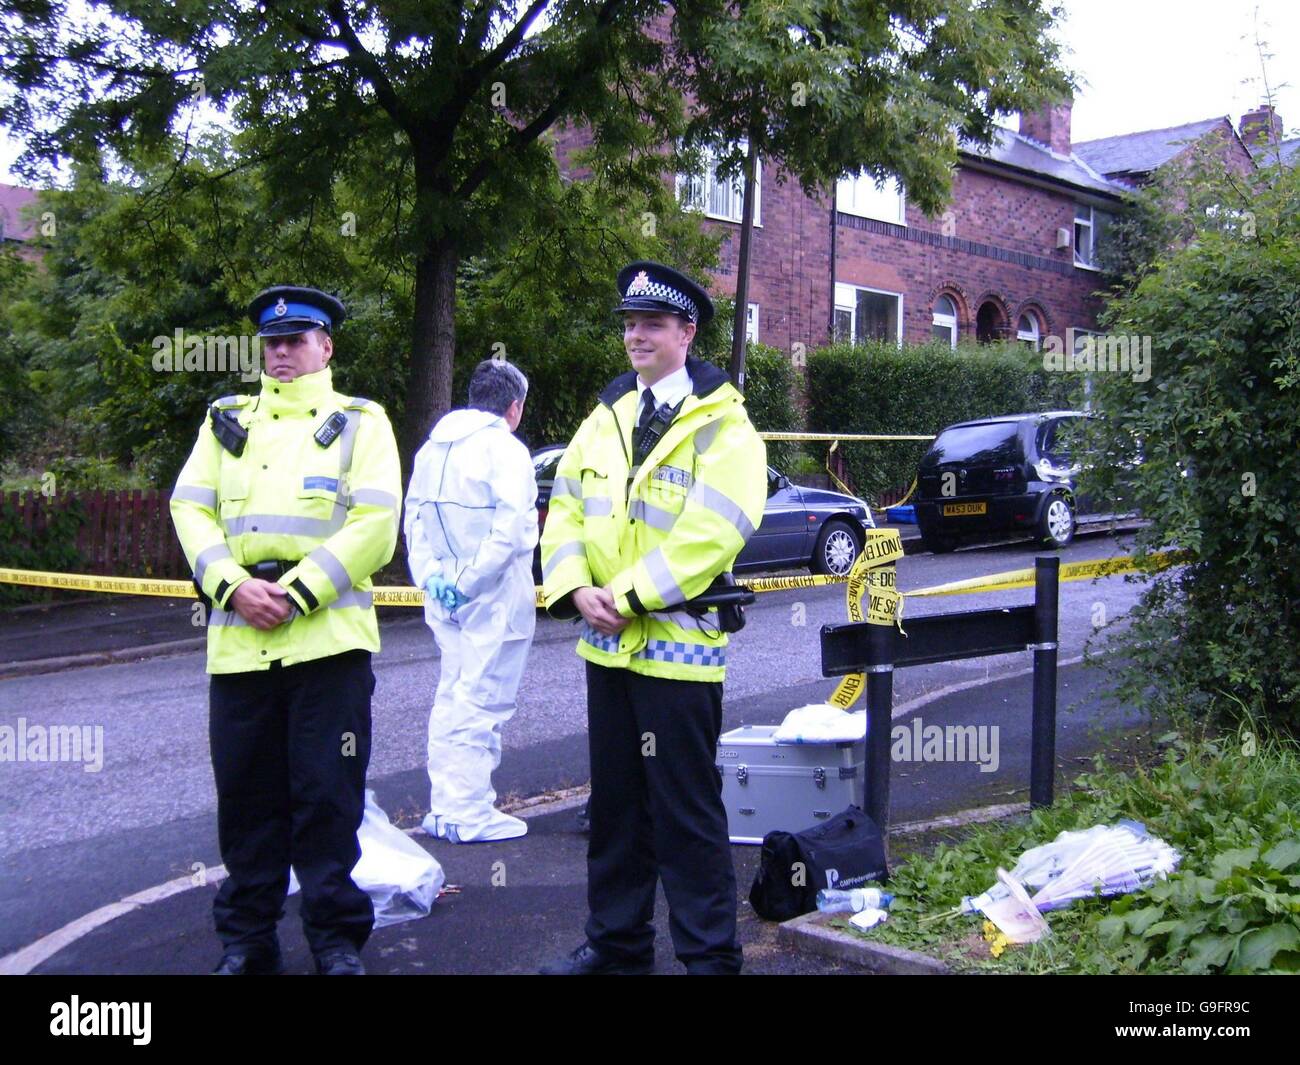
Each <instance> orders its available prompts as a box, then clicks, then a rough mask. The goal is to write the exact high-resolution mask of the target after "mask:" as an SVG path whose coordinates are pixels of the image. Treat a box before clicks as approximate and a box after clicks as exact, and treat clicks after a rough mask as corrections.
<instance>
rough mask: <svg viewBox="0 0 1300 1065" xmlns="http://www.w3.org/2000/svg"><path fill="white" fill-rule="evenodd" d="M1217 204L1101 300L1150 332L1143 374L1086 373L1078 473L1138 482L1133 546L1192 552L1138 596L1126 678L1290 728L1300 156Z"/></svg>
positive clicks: (1295, 712) (1296, 547) (1116, 320)
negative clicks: (1229, 702) (1121, 291)
mask: <svg viewBox="0 0 1300 1065" xmlns="http://www.w3.org/2000/svg"><path fill="white" fill-rule="evenodd" d="M1257 180H1260V179H1257ZM1229 197H1231V198H1229ZM1220 202H1224V203H1231V204H1233V210H1232V211H1231V212H1228V211H1224V210H1220V211H1217V212H1213V213H1211V214H1210V215H1209V216H1208V219H1205V218H1204V216H1202V217H1203V219H1204V220H1203V221H1202V222H1201V229H1200V231H1199V232H1198V233H1197V235H1196V239H1195V241H1193V242H1190V243H1187V244H1185V245H1183V246H1181V247H1179V248H1176V249H1174V250H1169V251H1163V252H1162V253H1161V254H1160V255H1159V256H1158V257H1157V259H1156V261H1155V265H1154V266H1153V268H1152V269H1151V270H1150V271H1149V272H1147V273H1146V274H1145V275H1144V276H1143V277H1142V279H1141V280H1140V281H1138V282H1137V283H1136V285H1135V286H1134V287H1133V288H1132V290H1131V291H1129V292H1128V293H1127V294H1125V295H1122V296H1121V297H1120V298H1119V299H1117V300H1115V301H1114V302H1113V303H1112V304H1111V305H1110V307H1109V308H1108V311H1107V315H1106V317H1105V320H1104V325H1105V327H1106V328H1107V329H1109V330H1110V332H1111V333H1112V334H1116V335H1120V334H1122V335H1126V336H1130V337H1134V338H1142V339H1143V340H1149V341H1150V345H1151V359H1150V363H1151V366H1150V376H1149V380H1142V381H1137V380H1134V379H1133V378H1134V376H1135V375H1134V374H1132V373H1096V374H1094V375H1093V378H1094V380H1093V403H1094V405H1095V407H1096V408H1097V410H1098V411H1099V412H1101V413H1102V414H1103V415H1104V417H1103V418H1100V419H1096V420H1094V423H1093V424H1092V425H1091V426H1090V432H1089V441H1088V442H1089V445H1090V447H1091V449H1092V450H1093V453H1094V455H1095V459H1094V461H1093V462H1092V463H1091V464H1090V465H1091V467H1092V473H1091V475H1090V476H1089V477H1088V478H1086V479H1085V483H1084V485H1083V486H1082V487H1083V490H1084V491H1096V492H1097V493H1098V494H1099V495H1100V494H1103V493H1109V492H1114V491H1117V490H1120V491H1127V492H1128V493H1129V494H1130V495H1131V496H1132V498H1133V499H1134V502H1135V504H1136V506H1137V508H1138V509H1139V511H1140V512H1141V513H1142V515H1143V517H1145V518H1147V519H1149V520H1150V523H1151V524H1150V526H1149V527H1147V528H1146V529H1143V530H1142V531H1141V532H1140V533H1139V535H1138V538H1137V553H1138V555H1139V557H1141V558H1145V557H1147V555H1148V553H1149V552H1153V551H1158V550H1163V549H1166V548H1177V549H1181V550H1184V551H1186V552H1188V553H1189V557H1190V561H1189V563H1188V564H1187V565H1186V566H1183V567H1180V568H1177V569H1173V570H1169V571H1165V572H1163V573H1161V574H1160V575H1159V576H1157V577H1156V578H1155V580H1154V583H1153V584H1152V586H1151V588H1150V589H1149V590H1148V591H1147V592H1146V594H1145V595H1144V597H1143V600H1142V603H1141V605H1140V607H1139V608H1138V609H1137V610H1136V611H1135V612H1134V617H1135V622H1134V625H1133V627H1132V629H1131V630H1130V640H1131V648H1132V663H1133V664H1132V667H1131V668H1130V669H1128V670H1127V671H1126V672H1125V673H1124V674H1122V679H1123V682H1124V683H1123V685H1122V687H1121V694H1122V695H1124V696H1126V697H1128V698H1130V699H1138V700H1145V701H1147V702H1148V703H1149V704H1150V706H1151V707H1152V709H1155V710H1159V709H1160V708H1161V707H1162V706H1163V705H1165V704H1169V703H1171V702H1184V701H1190V702H1191V703H1192V705H1193V706H1201V707H1204V708H1207V709H1208V708H1210V707H1212V706H1214V705H1222V704H1223V703H1224V702H1225V700H1223V699H1219V698H1217V696H1219V695H1226V696H1229V697H1231V699H1233V700H1240V701H1241V702H1243V703H1245V704H1247V705H1248V706H1250V707H1251V709H1252V710H1253V711H1256V712H1262V713H1264V714H1265V715H1267V716H1270V717H1272V718H1273V719H1274V721H1276V722H1277V723H1279V724H1286V725H1288V726H1289V727H1292V728H1294V727H1295V726H1296V725H1297V724H1300V656H1298V655H1297V654H1296V647H1297V646H1298V645H1300V538H1298V537H1297V536H1296V533H1295V522H1296V514H1297V513H1300V449H1297V447H1296V427H1297V425H1300V311H1298V310H1297V308H1298V307H1300V171H1291V172H1289V173H1287V172H1282V173H1280V174H1273V175H1265V177H1264V179H1263V180H1260V185H1259V187H1257V188H1256V189H1255V190H1254V191H1251V190H1249V189H1247V190H1242V189H1239V188H1237V189H1228V188H1225V190H1224V192H1223V198H1222V199H1221V200H1220ZM1211 223H1214V224H1211ZM1129 470H1132V471H1133V472H1126V471H1129ZM1121 478H1122V479H1123V480H1125V481H1126V482H1128V483H1127V484H1125V485H1118V484H1117V482H1118V481H1119V480H1120V479H1121Z"/></svg>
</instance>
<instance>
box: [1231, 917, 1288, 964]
mask: <svg viewBox="0 0 1300 1065" xmlns="http://www.w3.org/2000/svg"><path fill="white" fill-rule="evenodd" d="M1297 946H1300V930H1297V928H1296V927H1295V925H1293V924H1271V925H1267V926H1265V927H1264V928H1254V929H1251V930H1250V931H1249V932H1247V933H1245V934H1244V935H1243V936H1242V937H1241V941H1240V942H1239V943H1238V944H1237V951H1236V955H1235V957H1234V958H1233V961H1232V966H1231V968H1230V969H1229V970H1228V971H1229V972H1234V973H1248V972H1258V971H1260V970H1262V969H1267V968H1268V967H1269V966H1270V965H1272V963H1273V955H1275V954H1276V953H1277V952H1278V951H1280V950H1294V949H1295V948H1296V947H1297Z"/></svg>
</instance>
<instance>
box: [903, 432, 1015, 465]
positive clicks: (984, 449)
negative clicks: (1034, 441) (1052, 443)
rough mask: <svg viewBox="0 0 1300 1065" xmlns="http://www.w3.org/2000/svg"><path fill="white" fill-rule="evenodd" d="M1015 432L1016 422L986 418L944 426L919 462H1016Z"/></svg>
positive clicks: (933, 463)
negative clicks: (979, 422) (984, 421)
mask: <svg viewBox="0 0 1300 1065" xmlns="http://www.w3.org/2000/svg"><path fill="white" fill-rule="evenodd" d="M1019 433H1020V423H1019V422H990V423H988V424H985V425H959V426H957V427H955V428H953V429H945V430H944V431H943V432H942V433H940V434H939V438H938V439H937V440H935V442H934V444H933V445H931V447H930V450H929V452H928V453H927V454H926V456H925V459H924V462H923V465H926V466H937V465H939V464H940V463H943V462H969V463H972V464H973V463H983V462H1016V461H1018V460H1019V458H1020V446H1019V443H1018V436H1019Z"/></svg>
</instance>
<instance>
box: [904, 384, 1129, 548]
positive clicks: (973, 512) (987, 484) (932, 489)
mask: <svg viewBox="0 0 1300 1065" xmlns="http://www.w3.org/2000/svg"><path fill="white" fill-rule="evenodd" d="M1086 417H1087V415H1086V414H1083V413H1081V412H1079V411H1072V410H1058V411H1048V412H1047V413H1044V414H1008V415H1006V416H1004V417H1000V418H984V419H981V420H979V421H970V422H960V423H959V424H957V425H950V426H948V428H946V429H945V430H943V432H941V433H940V434H939V435H938V436H937V437H936V438H935V440H934V443H933V444H931V445H930V449H929V451H927V452H926V454H925V457H924V458H922V459H921V466H920V470H919V471H918V473H917V479H916V480H917V485H916V497H915V506H916V521H917V525H918V526H920V530H921V543H922V546H923V547H925V548H926V549H927V550H930V551H936V552H939V551H951V550H952V549H953V548H954V547H956V546H957V544H958V543H959V542H960V541H961V540H963V539H967V538H976V537H985V538H986V537H989V536H993V535H997V534H1006V533H1012V534H1014V533H1018V532H1019V533H1029V534H1031V535H1033V536H1035V537H1037V538H1038V539H1039V540H1041V541H1042V543H1043V544H1045V545H1046V546H1048V547H1064V546H1065V545H1066V544H1068V543H1069V542H1070V541H1071V540H1072V539H1074V532H1075V528H1076V526H1077V525H1078V524H1079V523H1081V522H1086V521H1103V520H1109V519H1111V518H1113V517H1114V516H1115V515H1113V514H1111V513H1108V512H1107V513H1103V512H1102V511H1103V508H1101V507H1097V506H1095V505H1093V504H1091V503H1090V502H1089V501H1087V500H1082V499H1080V498H1079V497H1078V496H1077V494H1076V481H1077V477H1078V473H1079V466H1078V464H1076V463H1073V462H1072V461H1071V459H1070V454H1069V450H1068V448H1069V441H1070V438H1071V436H1072V435H1073V433H1074V432H1075V431H1076V430H1077V429H1078V428H1079V426H1080V425H1081V421H1080V420H1081V419H1083V418H1086ZM1111 509H1113V508H1111Z"/></svg>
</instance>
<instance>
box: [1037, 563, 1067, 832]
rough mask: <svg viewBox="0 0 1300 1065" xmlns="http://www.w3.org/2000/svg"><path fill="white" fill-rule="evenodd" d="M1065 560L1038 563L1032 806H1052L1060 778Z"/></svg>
mask: <svg viewBox="0 0 1300 1065" xmlns="http://www.w3.org/2000/svg"><path fill="white" fill-rule="evenodd" d="M1060 573H1061V560H1060V559H1059V558H1048V557H1039V558H1037V559H1035V560H1034V642H1033V643H1031V644H1030V645H1029V648H1030V650H1032V651H1033V652H1034V709H1033V714H1034V716H1033V727H1032V728H1033V731H1032V734H1031V741H1030V742H1031V745H1030V756H1029V803H1030V805H1031V806H1051V805H1052V794H1053V784H1054V781H1055V778H1056V637H1057V621H1056V619H1057V605H1058V602H1059V599H1060Z"/></svg>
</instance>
